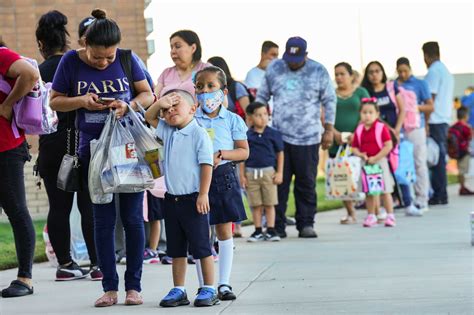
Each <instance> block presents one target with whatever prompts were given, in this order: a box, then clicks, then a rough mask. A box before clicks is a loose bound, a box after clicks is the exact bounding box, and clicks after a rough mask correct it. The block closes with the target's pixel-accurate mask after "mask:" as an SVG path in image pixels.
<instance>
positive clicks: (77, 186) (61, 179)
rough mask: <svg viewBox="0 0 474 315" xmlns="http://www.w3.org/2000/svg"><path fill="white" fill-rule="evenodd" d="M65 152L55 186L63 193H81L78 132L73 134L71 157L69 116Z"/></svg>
mask: <svg viewBox="0 0 474 315" xmlns="http://www.w3.org/2000/svg"><path fill="white" fill-rule="evenodd" d="M67 121H68V128H67V151H66V154H65V155H64V157H63V160H62V161H61V166H60V167H59V172H58V180H57V182H56V186H57V187H58V188H59V189H61V190H64V191H68V192H75V191H82V174H81V164H80V163H79V156H78V155H77V147H78V142H79V131H78V130H77V129H76V130H75V134H74V155H71V154H72V153H71V133H72V127H71V125H70V123H69V114H68V116H67Z"/></svg>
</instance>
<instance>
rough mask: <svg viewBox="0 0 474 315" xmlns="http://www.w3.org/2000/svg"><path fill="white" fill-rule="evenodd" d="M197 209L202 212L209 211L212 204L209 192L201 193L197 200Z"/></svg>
mask: <svg viewBox="0 0 474 315" xmlns="http://www.w3.org/2000/svg"><path fill="white" fill-rule="evenodd" d="M196 206H197V211H198V212H199V213H200V214H207V213H209V210H210V206H209V196H208V194H199V196H198V198H197V201H196Z"/></svg>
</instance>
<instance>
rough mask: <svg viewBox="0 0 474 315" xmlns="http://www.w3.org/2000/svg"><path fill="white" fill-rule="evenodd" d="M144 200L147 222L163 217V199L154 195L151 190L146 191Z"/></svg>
mask: <svg viewBox="0 0 474 315" xmlns="http://www.w3.org/2000/svg"><path fill="white" fill-rule="evenodd" d="M146 201H147V203H148V222H152V221H159V220H162V219H163V218H164V215H163V208H164V203H165V200H164V199H163V198H158V197H155V196H153V195H152V194H151V192H149V191H147V192H146Z"/></svg>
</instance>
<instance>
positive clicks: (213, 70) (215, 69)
mask: <svg viewBox="0 0 474 315" xmlns="http://www.w3.org/2000/svg"><path fill="white" fill-rule="evenodd" d="M206 72H209V73H216V74H217V79H218V80H219V83H220V84H221V89H225V88H226V87H227V78H226V75H225V72H224V70H222V69H221V68H219V67H216V66H210V67H206V68H204V69H202V70H199V71H198V72H197V73H196V75H195V76H194V84H196V82H197V79H198V78H199V76H200V75H201V74H202V73H206Z"/></svg>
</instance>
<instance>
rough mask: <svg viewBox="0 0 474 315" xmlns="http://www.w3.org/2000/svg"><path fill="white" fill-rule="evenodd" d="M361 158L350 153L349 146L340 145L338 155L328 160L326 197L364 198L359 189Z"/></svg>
mask: <svg viewBox="0 0 474 315" xmlns="http://www.w3.org/2000/svg"><path fill="white" fill-rule="evenodd" d="M360 170H361V159H360V158H359V157H357V156H351V155H350V149H349V146H345V148H344V149H343V146H340V147H339V150H338V151H337V154H336V157H335V158H334V159H328V161H327V162H326V199H329V200H363V199H364V198H365V195H364V194H363V193H360V192H359V191H358V181H359V177H360Z"/></svg>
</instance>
